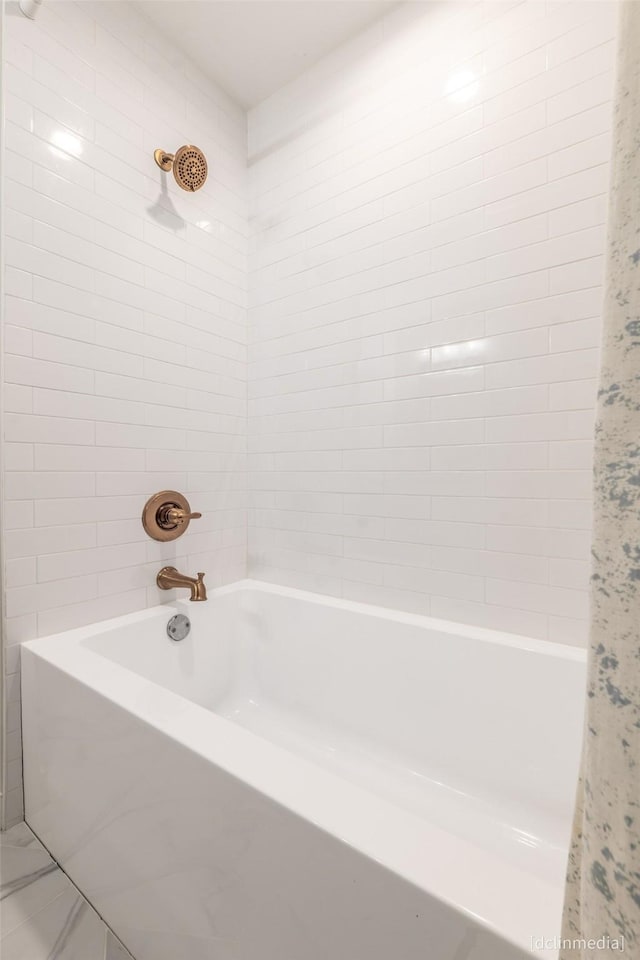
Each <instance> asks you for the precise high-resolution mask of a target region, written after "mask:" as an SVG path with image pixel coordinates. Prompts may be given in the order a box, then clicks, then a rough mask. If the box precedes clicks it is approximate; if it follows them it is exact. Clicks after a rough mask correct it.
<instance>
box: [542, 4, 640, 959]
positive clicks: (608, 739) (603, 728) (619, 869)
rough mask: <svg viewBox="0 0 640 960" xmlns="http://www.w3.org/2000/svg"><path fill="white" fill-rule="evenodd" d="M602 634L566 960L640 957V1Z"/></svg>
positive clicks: (612, 267)
mask: <svg viewBox="0 0 640 960" xmlns="http://www.w3.org/2000/svg"><path fill="white" fill-rule="evenodd" d="M619 26H620V31H619V38H620V40H619V54H618V81H617V90H616V101H615V113H614V129H613V164H612V174H611V176H612V179H611V191H610V205H609V238H608V244H607V259H608V262H607V288H606V296H605V305H604V335H603V356H602V364H601V372H600V388H599V393H598V417H597V424H596V443H595V463H594V511H595V515H594V533H593V566H592V571H593V575H592V581H591V638H590V650H589V671H588V673H589V676H588V695H587V707H586V722H585V732H584V744H583V756H582V771H581V776H580V781H579V784H578V798H577V803H576V812H575V819H574V827H573V835H572V838H571V848H570V853H569V866H568V875H567V887H566V897H565V906H564V918H563V929H562V944H561V950H560V958H561V960H613V958H614V957H620V956H623V957H624V956H626V957H629V958H631V957H633V958H634V960H636V958H640V2H638V0H625V2H623V3H621V9H620V25H619Z"/></svg>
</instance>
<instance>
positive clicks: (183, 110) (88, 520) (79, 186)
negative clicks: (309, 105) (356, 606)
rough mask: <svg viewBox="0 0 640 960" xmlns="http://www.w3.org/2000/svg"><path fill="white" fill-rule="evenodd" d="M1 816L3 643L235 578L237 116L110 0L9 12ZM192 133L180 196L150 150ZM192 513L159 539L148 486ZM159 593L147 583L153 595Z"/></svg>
mask: <svg viewBox="0 0 640 960" xmlns="http://www.w3.org/2000/svg"><path fill="white" fill-rule="evenodd" d="M5 26H6V57H7V63H6V69H5V76H6V90H5V108H6V121H7V123H6V168H5V173H6V179H5V183H4V197H5V205H6V209H5V231H6V246H5V255H6V264H7V266H6V276H5V284H6V294H7V297H6V303H5V317H4V343H5V410H6V414H5V445H4V456H5V462H4V470H5V478H4V480H5V491H6V499H5V522H6V532H5V554H6V586H7V589H6V616H7V623H6V638H7V644H8V647H7V671H8V700H9V703H8V736H7V746H8V758H9V765H8V786H9V792H8V795H7V820H8V823H9V824H10V823H12V822H14V821H15V820H16V819H19V818H20V816H21V810H22V807H21V804H22V800H21V790H20V759H19V758H20V733H19V702H18V696H19V683H18V680H19V678H18V674H17V667H18V657H17V654H18V646H17V644H18V642H19V641H21V640H25V639H29V638H32V637H35V636H37V635H43V634H47V633H51V632H54V631H57V630H64V629H66V628H69V627H74V626H77V625H79V624H82V623H87V622H90V621H93V620H99V619H103V618H105V617H111V616H117V615H119V614H123V613H126V612H128V611H131V610H137V609H139V608H141V607H144V606H145V605H147V604H153V603H156V602H158V600H159V592H158V591H157V590H156V588H155V585H154V578H155V575H156V573H157V570H158V568H159V565H160V561H161V560H169V559H170V560H172V561H175V562H176V564H177V565H178V566H179V567H182V568H183V569H185V570H188V571H197V570H205V571H206V572H207V582H208V583H210V584H212V585H215V584H220V583H222V582H223V581H224V582H228V581H232V580H235V579H238V578H239V577H243V576H244V575H245V554H246V503H245V497H246V490H245V488H246V378H245V374H246V353H245V351H246V304H245V298H246V276H247V273H246V243H247V239H246V237H247V214H246V183H245V178H246V117H245V115H244V113H243V112H242V111H241V110H240V109H239V108H238V107H236V106H235V105H234V104H233V103H232V102H231V101H230V100H229V99H228V98H227V97H226V95H225V94H223V93H222V92H221V91H219V90H218V89H216V88H215V87H214V86H213V85H212V84H211V83H210V82H208V81H207V80H205V79H204V78H203V77H202V76H200V75H199V73H198V72H197V71H196V70H195V69H194V67H193V66H192V65H191V64H190V63H188V62H187V61H186V60H185V59H184V58H183V57H182V56H181V55H180V54H179V53H178V52H177V50H176V48H175V47H174V46H173V45H172V44H170V43H168V42H166V41H165V40H164V39H163V38H162V37H161V36H160V35H159V34H157V33H156V32H155V31H154V29H153V27H151V25H150V24H149V23H147V22H146V20H144V19H143V18H142V17H141V16H140V15H139V14H138V13H137V12H136V11H135V8H134V7H132V6H130V5H129V4H126V3H110V2H106V3H90V2H81V3H77V4H76V3H66V2H64V3H58V2H46V3H44V4H43V6H42V11H41V13H40V14H39V16H38V19H37V20H36V21H30V20H27V19H25V18H24V17H23V16H22V15H21V14H20V13H19V12H18V10H17V4H13V3H10V4H8V6H7V13H6V21H5ZM190 142H195V143H196V144H197V145H198V146H200V147H202V149H203V150H204V151H205V152H206V153H207V155H208V158H209V161H210V177H209V180H208V183H207V184H206V186H205V187H204V189H203V190H201V191H200V192H199V193H197V194H195V195H187V194H186V193H184V192H183V191H182V190H180V189H179V188H178V187H177V185H176V184H175V182H174V181H173V178H172V176H171V175H166V174H164V173H162V172H161V171H160V170H159V169H158V168H157V167H156V166H155V164H154V162H153V157H152V154H153V150H154V149H155V148H156V147H162V148H163V149H166V150H170V151H173V150H175V149H176V148H177V147H178V146H179V145H180V144H182V143H190ZM166 487H173V488H177V489H179V490H182V491H184V492H185V493H186V494H187V495H188V496H189V498H190V500H191V503H192V506H193V508H194V509H199V510H202V512H203V513H204V514H205V516H204V518H203V519H202V520H200V521H197V522H194V523H193V524H192V525H191V528H190V530H189V532H188V534H187V536H185V538H184V539H182V540H180V541H178V542H177V543H176V544H169V545H166V546H164V547H163V546H161V545H159V544H156V543H153V542H152V541H150V540H148V539H147V538H146V536H145V535H144V533H143V530H142V527H141V524H140V513H141V509H142V505H143V504H144V501H145V499H146V498H147V497H148V496H149V495H150V494H152V493H154V492H155V491H157V490H161V489H163V488H166ZM166 596H167V595H166V594H164V595H162V599H163V600H164V599H166Z"/></svg>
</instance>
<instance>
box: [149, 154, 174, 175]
mask: <svg viewBox="0 0 640 960" xmlns="http://www.w3.org/2000/svg"><path fill="white" fill-rule="evenodd" d="M153 156H154V159H155V161H156V163H157V164H158V166H159V167H160V169H161V170H164V172H165V173H168V172H169V170H171V167H172V166H173V161H174V158H175V154H174V153H167V152H166V150H160V149H159V148H158V150H154V151H153Z"/></svg>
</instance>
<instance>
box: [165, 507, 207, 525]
mask: <svg viewBox="0 0 640 960" xmlns="http://www.w3.org/2000/svg"><path fill="white" fill-rule="evenodd" d="M201 516H202V514H201V513H188V512H187V511H186V510H181V509H180V507H171V508H170V509H169V510H167V512H166V514H165V517H166V522H168V523H171V524H175V523H184V522H185V520H199V519H200V517H201Z"/></svg>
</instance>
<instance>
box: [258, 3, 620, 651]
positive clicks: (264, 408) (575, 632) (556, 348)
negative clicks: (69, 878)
mask: <svg viewBox="0 0 640 960" xmlns="http://www.w3.org/2000/svg"><path fill="white" fill-rule="evenodd" d="M615 22H616V8H615V4H613V3H592V2H584V3H582V2H572V3H559V2H558V3H556V2H551V3H542V2H529V3H507V2H504V3H500V2H499V3H495V4H494V3H469V4H456V3H434V4H407V5H406V6H404V7H401V8H400V9H399V10H398V11H396V12H394V13H392V14H391V15H390V16H389V17H387V18H386V19H385V20H382V21H380V22H378V23H377V24H375V25H374V26H373V27H372V28H371V29H370V30H368V31H367V32H366V33H365V34H363V35H362V36H360V37H359V38H358V39H357V40H355V41H354V42H353V43H350V44H348V45H347V46H345V47H343V48H342V49H341V50H339V51H337V52H336V53H335V54H333V55H331V56H330V57H328V58H326V59H325V60H323V61H322V62H321V63H320V64H319V65H317V66H316V67H315V68H313V69H311V70H310V71H309V72H308V73H307V74H305V75H304V76H303V77H302V78H301V79H299V80H298V81H296V82H294V83H292V84H291V85H289V86H288V87H286V88H284V89H283V90H281V91H280V92H278V93H276V94H275V95H274V96H272V97H271V98H270V99H269V100H267V101H266V102H264V103H263V104H262V105H260V106H259V107H257V108H256V109H254V110H253V111H252V112H251V113H250V123H249V138H250V143H249V151H250V192H251V205H252V206H251V209H252V216H253V223H252V227H253V230H252V239H251V243H252V247H251V254H250V311H249V319H250V324H249V327H250V333H249V343H250V345H249V359H250V365H249V397H250V400H249V467H250V483H251V491H252V494H251V496H252V501H251V502H252V509H251V511H250V519H249V570H250V573H251V575H253V576H254V577H259V578H262V579H266V580H270V581H275V582H278V583H284V584H289V585H293V586H300V587H303V588H309V589H311V590H317V591H321V592H324V593H329V594H332V595H336V596H343V597H346V598H349V599H354V600H361V601H366V602H373V603H378V604H383V605H386V606H390V607H398V608H400V609H403V610H411V611H418V612H420V613H431V614H432V615H434V616H436V617H444V618H450V619H454V620H461V621H465V622H469V623H473V624H481V625H486V626H490V627H496V628H500V629H507V630H511V631H515V632H517V633H520V634H524V635H527V636H532V637H540V638H550V639H552V640H559V641H566V642H570V643H571V642H575V643H581V642H583V640H584V636H585V627H586V615H587V589H586V588H587V580H588V557H589V526H590V484H591V480H590V461H591V437H592V432H593V411H594V400H595V379H594V378H595V376H596V371H597V362H598V358H597V354H598V350H597V347H598V344H599V338H600V332H599V327H600V321H599V316H600V309H601V299H602V287H601V283H602V271H603V258H602V254H603V250H604V242H605V233H604V221H605V215H606V196H605V194H606V189H607V176H608V159H609V150H610V140H611V137H610V129H611V119H612V108H611V94H612V73H613V62H614V45H613V39H612V38H613V35H614V32H615Z"/></svg>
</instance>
